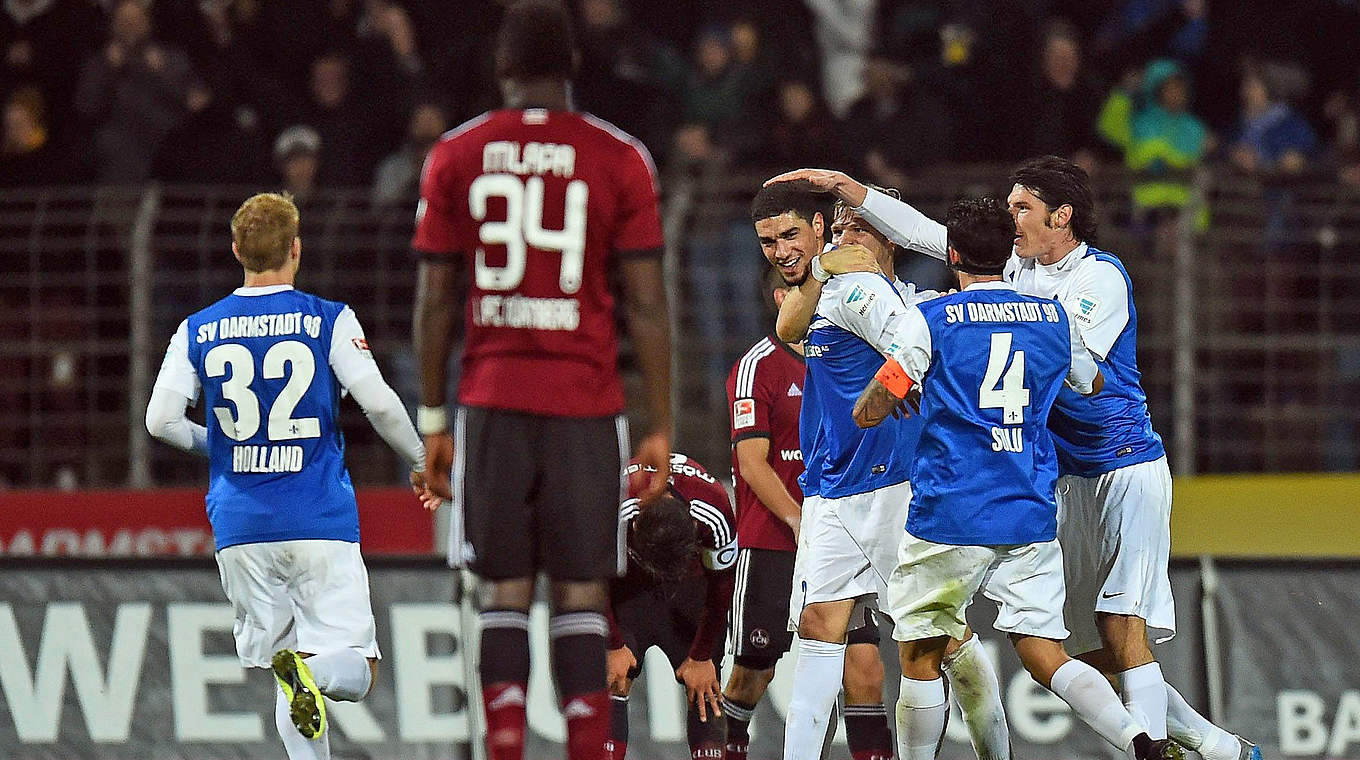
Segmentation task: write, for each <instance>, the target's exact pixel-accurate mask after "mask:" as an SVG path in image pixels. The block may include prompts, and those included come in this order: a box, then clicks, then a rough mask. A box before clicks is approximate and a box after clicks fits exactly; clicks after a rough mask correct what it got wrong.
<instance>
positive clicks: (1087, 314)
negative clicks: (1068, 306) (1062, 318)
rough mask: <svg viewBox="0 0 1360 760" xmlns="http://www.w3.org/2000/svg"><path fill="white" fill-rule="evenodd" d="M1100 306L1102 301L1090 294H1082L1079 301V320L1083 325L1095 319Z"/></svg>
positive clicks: (1077, 315)
mask: <svg viewBox="0 0 1360 760" xmlns="http://www.w3.org/2000/svg"><path fill="white" fill-rule="evenodd" d="M1099 308H1100V301H1098V300H1096V299H1094V298H1091V297H1090V296H1082V297H1081V299H1080V300H1078V301H1077V314H1076V317H1077V321H1078V322H1080V323H1081V324H1083V325H1090V324H1091V323H1092V322H1094V321H1095V313H1096V311H1097V310H1098V309H1099Z"/></svg>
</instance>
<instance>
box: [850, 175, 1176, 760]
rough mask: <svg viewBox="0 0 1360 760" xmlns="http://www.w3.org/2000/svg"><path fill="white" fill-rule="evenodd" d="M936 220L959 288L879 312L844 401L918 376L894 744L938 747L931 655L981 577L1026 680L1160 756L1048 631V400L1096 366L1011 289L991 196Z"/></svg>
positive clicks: (878, 404) (897, 593)
mask: <svg viewBox="0 0 1360 760" xmlns="http://www.w3.org/2000/svg"><path fill="white" fill-rule="evenodd" d="M947 224H948V230H949V248H948V256H949V258H948V263H949V265H950V266H951V267H952V268H954V269H955V270H956V271H957V272H958V273H959V284H960V285H961V286H962V290H961V291H960V292H958V293H956V294H952V295H948V296H944V297H942V298H937V299H933V300H929V301H924V302H921V303H919V304H917V305H915V306H913V307H912V308H909V309H907V310H906V311H905V313H904V314H901V315H895V316H892V317H890V319H891V320H892V324H890V325H888V326H887V327H888V330H889V333H890V334H891V336H892V344H893V346H894V349H893V353H892V358H891V359H890V360H889V361H888V362H887V363H885V365H884V366H883V369H882V370H880V371H879V373H878V374H877V375H876V376H875V378H874V380H873V381H871V382H870V383H869V385H868V386H867V387H866V388H865V390H864V392H863V394H861V396H860V398H859V400H858V401H857V402H856V403H855V410H854V416H855V421H856V423H857V424H860V425H863V426H871V425H877V424H879V423H880V422H882V421H883V420H884V419H885V418H887V417H888V416H889V414H890V413H891V412H892V411H893V410H894V408H895V407H896V406H897V404H898V402H899V401H900V400H901V399H902V398H904V397H905V396H906V395H907V392H908V391H909V390H910V389H911V387H912V386H914V385H920V386H921V410H920V417H921V418H922V419H923V421H924V426H923V429H922V432H921V440H920V444H919V446H918V447H917V450H916V457H915V459H914V460H913V462H912V465H911V481H912V486H913V493H912V502H911V509H910V511H909V512H908V513H907V530H906V533H905V534H903V536H902V542H901V546H900V548H899V550H898V565H897V567H896V569H894V570H893V573H892V578H891V580H890V581H889V584H888V595H889V605H890V608H891V609H892V614H893V619H894V629H893V637H894V638H896V639H897V640H898V641H899V642H900V644H899V652H900V656H901V661H902V685H901V689H900V692H899V697H898V702H897V728H898V738H897V749H898V756H899V758H901V760H931V759H932V758H934V756H935V751H936V748H937V747H938V745H939V741H940V737H941V735H942V733H943V731H944V725H945V720H946V718H947V717H948V709H949V708H948V705H947V703H946V701H945V691H944V682H943V679H942V678H941V667H940V663H941V660H942V658H943V657H944V654H945V648H946V646H947V645H948V642H949V639H950V637H960V636H963V635H964V631H965V629H966V626H967V623H966V621H965V620H964V610H966V609H967V607H968V604H969V602H970V601H971V600H972V597H973V596H974V594H976V593H977V591H978V590H979V589H981V590H982V592H983V593H984V594H985V595H986V596H987V597H989V598H991V599H993V600H995V601H996V602H997V603H998V604H999V606H1000V613H999V615H998V616H997V621H996V624H995V626H996V628H997V630H1000V631H1004V632H1005V633H1007V634H1009V635H1010V637H1011V640H1012V642H1013V643H1014V644H1015V650H1016V653H1017V654H1019V655H1020V660H1021V662H1022V663H1023V664H1024V666H1025V668H1026V670H1028V671H1029V672H1030V674H1031V675H1032V676H1033V677H1034V679H1035V680H1036V681H1038V682H1039V683H1040V684H1042V685H1044V686H1045V687H1046V688H1048V689H1050V690H1051V691H1053V693H1055V694H1057V695H1058V696H1059V697H1061V698H1062V699H1063V701H1065V702H1067V704H1068V705H1069V706H1071V707H1072V709H1073V710H1074V711H1075V712H1076V713H1077V715H1078V716H1079V717H1081V719H1082V720H1083V721H1085V722H1086V723H1087V724H1088V725H1090V726H1091V727H1092V728H1093V729H1095V730H1096V732H1097V733H1099V734H1100V735H1101V736H1102V737H1104V738H1105V739H1106V740H1108V741H1109V742H1110V743H1111V744H1113V745H1115V746H1116V747H1118V748H1120V749H1122V750H1125V751H1126V752H1130V753H1131V756H1133V757H1136V758H1139V760H1142V759H1144V758H1160V757H1163V756H1164V755H1165V756H1170V753H1171V747H1172V746H1173V745H1171V744H1170V743H1169V742H1168V741H1167V740H1166V739H1161V740H1158V741H1155V742H1154V741H1153V740H1152V739H1151V737H1149V736H1148V734H1147V732H1146V730H1145V729H1144V728H1143V726H1142V725H1141V724H1139V723H1138V722H1137V721H1136V720H1135V719H1134V718H1133V717H1132V716H1131V715H1130V714H1129V712H1128V710H1126V709H1124V706H1123V705H1122V704H1120V701H1119V697H1118V695H1116V694H1115V693H1114V691H1113V690H1112V689H1111V688H1110V685H1109V683H1107V682H1106V681H1105V678H1104V677H1103V676H1102V675H1101V674H1100V673H1099V672H1098V671H1097V670H1096V669H1094V668H1092V667H1091V666H1090V665H1087V664H1086V663H1084V662H1081V661H1080V660H1074V659H1071V658H1070V657H1068V656H1067V654H1066V653H1065V652H1064V651H1063V649H1062V644H1061V643H1060V642H1061V640H1062V639H1064V638H1066V637H1067V629H1066V628H1065V627H1064V626H1063V619H1062V612H1063V609H1062V608H1063V604H1062V598H1063V577H1062V549H1061V548H1059V545H1058V541H1057V504H1056V503H1055V501H1054V482H1055V481H1056V480H1057V461H1056V457H1055V456H1054V452H1053V442H1052V437H1051V436H1050V434H1049V432H1048V428H1047V423H1048V414H1049V411H1050V409H1051V408H1052V407H1053V403H1054V401H1055V399H1056V398H1057V395H1058V389H1059V388H1060V387H1061V386H1062V385H1063V384H1064V383H1066V384H1067V385H1068V386H1069V387H1070V388H1072V389H1073V390H1074V391H1075V392H1077V393H1081V394H1088V395H1089V394H1091V393H1095V392H1098V391H1099V390H1100V389H1101V385H1102V384H1103V380H1102V378H1101V375H1100V371H1099V370H1098V369H1097V368H1096V364H1095V361H1094V360H1093V359H1092V358H1091V355H1090V354H1089V353H1088V352H1087V350H1086V347H1085V346H1084V345H1083V344H1082V339H1081V334H1080V333H1078V332H1077V329H1076V327H1075V325H1072V324H1071V323H1070V322H1069V321H1068V319H1067V314H1066V313H1065V311H1064V310H1063V309H1062V307H1061V306H1060V305H1059V304H1058V303H1056V302H1054V301H1051V300H1048V299H1044V298H1037V297H1034V296H1022V295H1019V294H1018V293H1016V292H1015V289H1014V288H1013V287H1012V286H1011V285H1010V284H1009V283H1007V282H1005V281H1004V280H1003V278H1002V272H1003V270H1004V269H1005V267H1006V262H1007V260H1008V259H1009V257H1010V242H1011V239H1012V238H1013V235H1014V224H1013V222H1012V221H1011V219H1010V215H1009V214H1008V213H1007V211H1006V209H1005V208H1004V207H1002V205H1001V204H1000V203H999V202H997V201H996V200H993V199H990V198H985V199H980V200H964V201H959V202H957V203H955V204H954V205H953V206H951V207H950V209H949V214H948V217H947ZM980 346H988V347H989V348H988V349H987V350H985V351H983V350H979V347H980Z"/></svg>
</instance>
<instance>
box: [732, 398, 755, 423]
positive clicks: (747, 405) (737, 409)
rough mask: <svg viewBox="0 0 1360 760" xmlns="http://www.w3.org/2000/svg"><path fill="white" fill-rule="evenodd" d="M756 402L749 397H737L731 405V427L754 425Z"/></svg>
mask: <svg viewBox="0 0 1360 760" xmlns="http://www.w3.org/2000/svg"><path fill="white" fill-rule="evenodd" d="M755 424H756V402H755V401H754V400H753V399H749V398H739V399H737V401H736V403H735V404H733V405H732V429H733V430H741V429H742V428H748V427H755Z"/></svg>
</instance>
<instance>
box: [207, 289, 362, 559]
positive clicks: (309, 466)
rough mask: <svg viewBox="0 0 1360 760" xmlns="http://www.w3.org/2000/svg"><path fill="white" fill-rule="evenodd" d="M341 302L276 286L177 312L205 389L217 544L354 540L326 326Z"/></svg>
mask: <svg viewBox="0 0 1360 760" xmlns="http://www.w3.org/2000/svg"><path fill="white" fill-rule="evenodd" d="M344 308H345V305H344V304H341V303H336V302H334V301H327V300H325V299H322V298H318V297H316V296H314V295H310V294H308V293H302V292H299V291H296V290H284V291H281V292H276V293H269V294H267V295H249V296H243V295H237V294H232V295H230V296H227V297H226V298H224V299H222V300H221V301H218V302H217V303H215V304H213V305H212V306H209V307H208V308H206V309H204V310H202V311H200V312H198V313H196V314H193V315H192V316H190V317H189V319H188V333H189V361H190V362H191V363H192V364H193V366H194V370H195V371H196V372H197V373H198V377H199V381H200V382H201V383H202V386H203V397H204V399H205V400H206V408H207V411H206V414H205V418H206V420H205V421H206V424H207V428H208V456H209V460H210V473H209V486H208V495H207V507H208V520H209V522H211V523H212V527H213V536H214V538H215V539H216V542H217V548H218V549H223V548H225V547H228V546H232V545H234V544H244V543H261V542H268V541H287V540H292V539H335V540H339V541H358V540H359V514H358V510H357V508H356V506H355V501H354V487H353V485H351V484H350V479H349V472H348V471H347V470H346V469H345V440H344V436H343V435H342V434H341V432H340V428H339V426H338V425H337V424H336V417H337V414H338V408H339V401H340V383H339V381H338V380H337V379H336V377H335V373H334V372H333V371H332V370H331V365H330V360H329V357H330V346H331V331H332V328H333V326H334V324H335V319H336V317H337V316H339V314H340V313H341V311H343V310H344Z"/></svg>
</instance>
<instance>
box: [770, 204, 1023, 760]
mask: <svg viewBox="0 0 1360 760" xmlns="http://www.w3.org/2000/svg"><path fill="white" fill-rule="evenodd" d="M874 189H875V190H877V191H879V192H882V193H885V194H887V195H890V196H891V197H894V198H896V197H898V193H897V190H895V189H892V188H880V187H877V186H874ZM831 231H832V238H831V240H832V243H833V244H835V245H838V246H848V247H841V248H837V249H835V250H832V251H828V252H826V253H823V254H821V255H820V256H818V257H817V258H816V260H817V261H818V263H819V264H821V263H823V262H825V263H826V264H828V265H830V266H831V267H832V268H834V269H839V270H840V271H845V270H846V269H847V268H854V269H866V268H867V269H868V270H869V271H879V272H885V273H887V275H886V276H888V277H889V278H891V279H893V287H894V288H896V290H897V292H898V293H899V294H900V295H901V296H902V298H903V300H904V301H906V302H907V303H914V302H916V301H919V300H924V299H927V298H934V297H936V296H938V295H939V293H937V292H935V291H920V292H917V290H916V285H915V284H914V283H909V282H904V281H902V280H899V279H896V278H894V277H893V275H892V272H893V258H894V257H895V256H896V254H897V251H898V250H899V249H898V247H897V246H896V244H894V243H893V242H892V241H890V240H889V239H888V238H887V236H886V235H884V234H883V233H882V232H880V231H878V230H877V229H875V228H874V227H873V226H872V225H870V224H869V223H868V222H867V221H866V220H865V219H864V217H862V216H860V215H859V214H857V213H855V211H854V210H853V209H852V208H850V206H849V204H847V203H845V202H844V201H842V200H837V202H836V206H835V217H834V221H833V222H832V225H831ZM861 246H862V247H863V248H864V250H866V251H868V252H869V253H870V254H872V257H873V260H872V262H865V261H864V259H863V257H862V256H861V255H860V254H859V252H858V251H857V250H856V249H857V248H858V247H861ZM821 294H822V283H821V281H819V280H818V279H817V278H815V277H808V278H806V279H805V280H804V281H803V282H802V283H801V284H799V285H798V286H797V287H796V288H793V289H792V290H791V291H790V295H789V297H788V298H786V299H785V303H784V304H781V308H780V310H779V320H778V331H779V332H780V333H781V337H782V338H787V339H800V338H802V337H803V336H804V335H806V334H807V331H808V328H809V326H810V324H811V322H812V319H813V314H814V312H815V311H816V309H817V308H818V303H819V300H820V298H821ZM906 429H907V430H909V431H912V432H913V433H914V432H916V429H915V428H913V427H910V426H908V427H907V428H906ZM915 440H916V439H915V437H914V436H913V435H909V436H908V437H907V438H906V439H904V440H903V441H902V445H903V446H904V449H903V456H905V457H906V458H907V459H908V460H910V459H911V458H912V457H913V456H914V455H915V448H914V447H915ZM944 670H945V673H946V674H947V675H948V676H949V682H950V685H951V686H952V687H953V694H954V698H955V701H957V702H958V703H959V706H960V710H961V712H962V715H963V719H964V723H965V724H966V725H967V726H968V733H969V738H970V739H971V740H972V743H973V749H974V751H976V752H977V756H978V758H980V760H993V759H998V760H999V759H1002V758H1008V757H1010V755H1011V746H1010V732H1009V730H1008V728H1007V726H1006V712H1005V708H1004V706H1003V705H1002V702H1001V684H1000V682H999V681H998V679H997V676H996V670H995V668H993V666H992V663H991V660H990V659H988V657H987V655H986V652H984V651H983V649H982V644H981V642H980V641H979V640H978V638H977V637H976V636H974V635H972V631H971V630H970V631H969V635H968V636H966V637H965V639H964V641H963V643H962V644H959V643H958V642H952V643H951V644H950V646H949V651H948V652H947V653H946V655H945V658H944ZM880 677H881V676H880ZM880 692H881V688H880Z"/></svg>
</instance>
